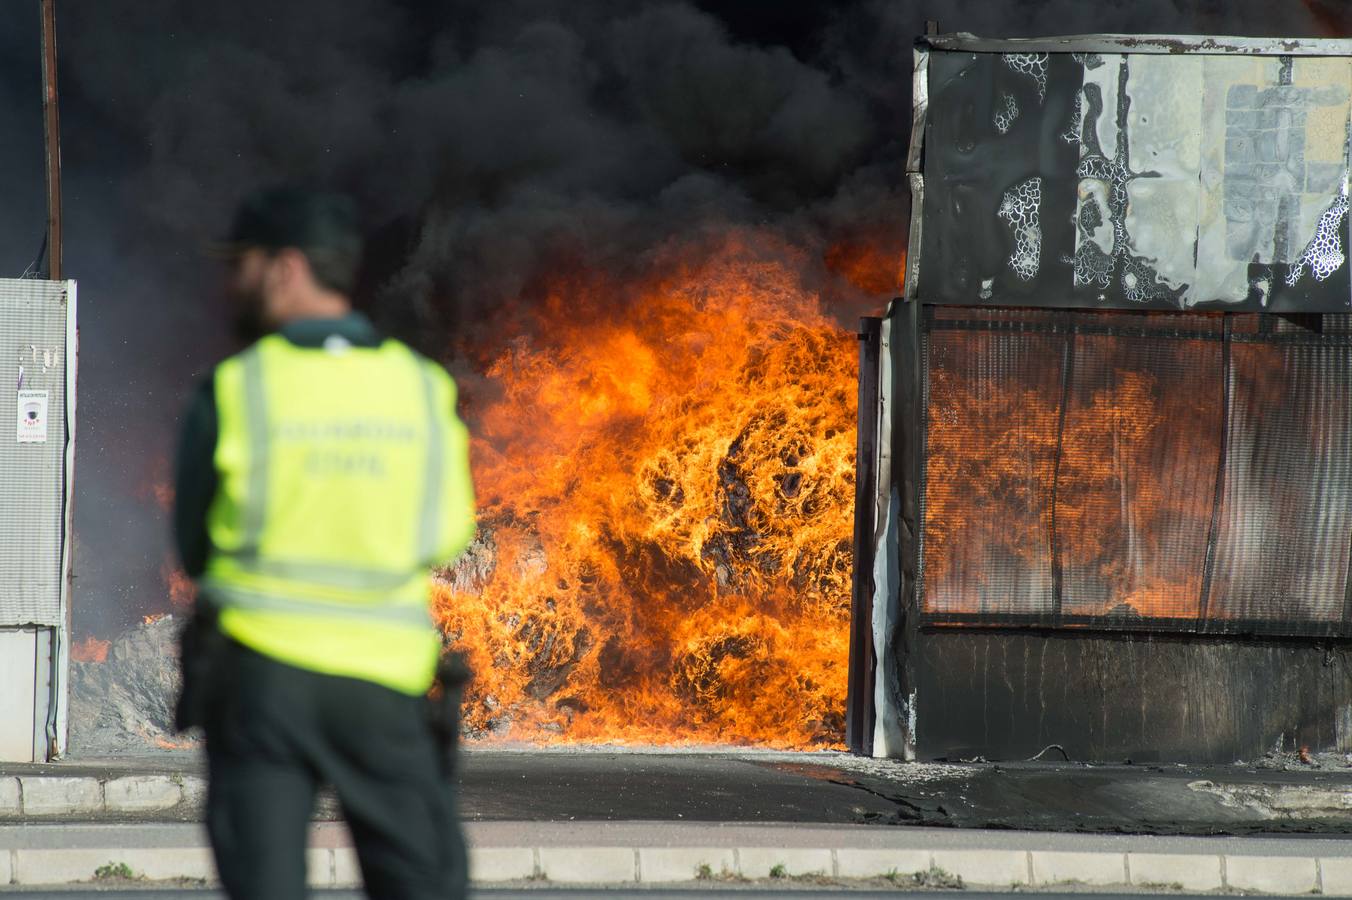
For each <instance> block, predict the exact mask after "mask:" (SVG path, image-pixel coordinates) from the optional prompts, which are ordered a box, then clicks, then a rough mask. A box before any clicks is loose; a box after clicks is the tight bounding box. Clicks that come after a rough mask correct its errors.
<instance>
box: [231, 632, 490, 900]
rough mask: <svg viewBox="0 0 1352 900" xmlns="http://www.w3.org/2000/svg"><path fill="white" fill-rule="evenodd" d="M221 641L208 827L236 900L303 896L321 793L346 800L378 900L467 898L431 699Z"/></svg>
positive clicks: (346, 811)
mask: <svg viewBox="0 0 1352 900" xmlns="http://www.w3.org/2000/svg"><path fill="white" fill-rule="evenodd" d="M223 644H224V646H222V647H220V648H219V649H218V652H219V653H220V658H219V659H218V660H217V661H216V663H215V664H214V665H213V666H212V669H213V670H214V671H213V672H212V677H211V679H210V681H211V686H210V688H209V689H208V691H209V693H210V695H211V696H210V700H209V701H208V703H207V704H206V705H207V711H206V715H205V718H206V722H205V725H206V737H207V762H208V766H209V768H210V787H209V794H208V798H207V828H208V830H209V831H210V833H211V841H212V845H213V847H214V848H215V852H216V866H217V869H218V870H219V872H220V877H221V881H222V883H223V884H224V886H225V889H226V892H227V893H228V894H229V895H230V897H232V898H234V900H246V898H247V900H293V898H300V897H304V896H305V893H306V877H305V858H306V853H305V851H306V844H307V837H308V834H309V826H310V818H311V815H312V813H313V810H314V804H315V797H316V793H317V791H318V789H319V787H320V786H321V785H322V784H330V785H332V786H333V787H334V789H335V791H336V792H337V794H338V799H339V802H340V803H341V805H342V810H343V814H344V816H345V817H346V818H347V822H348V825H349V827H350V828H351V830H352V838H353V842H354V844H355V846H356V851H357V857H358V860H359V861H360V863H361V871H362V878H363V880H364V881H365V883H366V890H367V893H368V894H369V895H370V896H371V897H373V898H380V900H384V898H391V900H393V898H401V900H402V898H408V900H423V898H427V900H431V898H437V900H445V898H462V897H464V896H465V895H466V878H467V868H468V866H467V859H466V851H465V842H464V837H463V835H462V833H461V831H460V826H459V821H458V818H457V815H456V808H455V792H454V788H453V785H452V783H451V780H450V773H449V772H448V771H446V769H447V763H446V754H444V753H443V752H442V750H441V747H440V746H439V745H438V743H437V741H436V740H435V738H434V736H433V731H432V726H431V724H430V720H429V713H428V708H429V702H428V700H427V699H426V698H424V697H410V696H407V695H405V694H401V693H399V692H397V691H393V690H390V689H389V688H386V687H383V686H381V685H377V684H374V683H371V682H367V681H362V680H359V679H354V678H342V677H337V676H332V675H321V674H318V673H316V672H310V671H307V670H304V669H299V668H296V667H294V666H288V665H285V664H283V663H280V662H277V661H275V660H273V659H271V658H268V657H265V656H263V655H261V654H259V653H255V652H254V651H252V650H249V649H247V648H245V647H243V646H241V645H239V644H237V643H235V642H233V641H225V642H223Z"/></svg>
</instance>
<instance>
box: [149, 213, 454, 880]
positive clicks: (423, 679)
mask: <svg viewBox="0 0 1352 900" xmlns="http://www.w3.org/2000/svg"><path fill="white" fill-rule="evenodd" d="M221 249H222V251H223V252H224V253H226V254H227V255H228V257H229V259H230V265H231V285H230V286H231V293H232V294H233V295H234V296H235V297H236V298H237V301H238V302H239V304H240V311H241V313H242V317H243V320H244V321H245V323H246V324H248V325H249V326H251V327H252V328H253V329H254V331H255V333H258V334H262V335H263V336H262V337H261V338H259V339H258V340H257V341H255V342H254V343H253V344H251V345H250V346H249V347H248V348H247V349H246V350H244V351H243V352H242V353H239V354H238V355H236V356H232V357H230V358H229V359H227V360H226V361H225V362H223V363H221V364H220V365H219V366H217V367H216V369H215V371H214V372H213V373H212V376H211V378H210V379H209V380H208V381H207V383H206V384H204V385H203V386H202V388H201V390H199V391H198V393H197V395H196V397H195V399H194V400H193V401H192V404H191V406H190V407H189V410H188V414H187V419H186V422H185V427H184V435H183V440H182V445H181V448H180V452H179V459H178V471H177V497H176V508H175V514H174V515H175V531H176V536H177V540H178V545H179V550H180V553H181V556H182V560H183V565H184V568H185V569H186V571H187V572H188V574H190V575H192V576H193V577H195V578H197V579H198V581H199V586H200V596H199V599H198V601H197V604H198V609H197V611H196V614H195V616H194V619H193V622H192V623H191V624H190V625H189V626H188V628H187V629H186V630H185V634H184V640H183V664H184V694H183V697H182V698H181V699H180V704H179V711H178V712H179V721H180V727H190V726H194V725H201V726H202V727H203V728H204V729H205V733H206V746H207V760H208V767H209V794H208V800H207V826H208V830H209V832H210V835H211V841H212V846H213V848H214V850H215V854H216V862H217V867H218V869H219V871H220V876H221V880H222V882H223V883H224V886H225V889H226V891H227V892H228V893H229V895H230V896H231V897H233V898H236V900H239V898H249V900H266V898H293V897H294V898H299V897H302V896H304V893H305V884H306V864H305V849H306V840H307V834H308V831H309V824H310V816H311V814H312V811H313V807H314V802H315V796H316V792H317V790H318V789H319V788H320V786H321V785H323V784H329V785H332V786H333V787H334V789H335V791H336V793H337V795H338V799H339V801H340V803H341V805H342V809H343V812H344V815H345V816H346V818H347V820H348V823H349V825H350V826H351V831H352V836H353V840H354V843H355V846H356V850H357V855H358V859H359V861H360V864H361V870H362V876H363V879H364V881H365V884H366V888H367V891H368V892H369V894H370V895H371V896H372V897H391V898H394V897H399V898H433V897H436V898H445V897H461V896H463V895H464V891H465V878H466V861H465V847H464V841H463V837H462V835H461V832H460V826H459V823H458V819H457V817H456V813H455V806H454V795H453V791H452V786H451V783H450V778H449V776H450V772H449V763H448V759H449V752H448V748H447V744H448V743H450V742H452V741H453V738H454V733H453V732H454V725H453V724H451V725H447V723H446V718H447V717H446V716H445V714H444V704H440V705H439V704H438V703H437V702H434V701H433V700H430V699H429V690H430V689H431V688H432V687H433V684H434V681H435V680H436V679H437V675H438V673H439V672H440V671H444V669H442V668H439V664H438V661H439V658H440V651H441V639H440V635H439V633H438V632H437V631H436V629H435V628H434V627H433V624H432V621H431V617H430V614H429V608H428V602H429V590H428V588H429V584H428V570H429V567H430V566H432V565H436V564H442V563H448V562H450V561H451V560H453V559H454V558H455V557H456V556H457V555H458V554H459V553H460V552H461V551H462V550H463V549H464V548H465V546H466V545H467V544H468V543H469V541H470V539H471V537H472V536H473V534H474V499H473V493H472V488H471V484H470V476H469V462H468V435H467V432H466V429H465V426H464V425H463V424H462V423H461V421H460V419H459V418H458V417H457V416H456V413H455V404H456V394H455V384H454V382H453V381H452V380H451V378H450V376H449V375H448V374H447V373H446V372H445V370H443V369H442V368H441V367H440V366H438V365H436V364H435V363H433V362H431V361H429V360H428V359H425V358H424V357H422V356H419V355H418V354H416V353H414V352H413V351H412V350H410V349H409V348H408V347H407V346H405V345H404V344H402V343H400V342H398V341H396V340H392V339H389V338H383V337H381V336H380V335H379V334H377V333H376V331H375V329H374V328H373V327H372V326H371V324H370V322H368V321H367V320H366V319H365V318H364V317H362V316H361V315H359V314H357V313H355V312H353V310H352V307H351V304H350V302H349V299H348V298H349V295H350V293H351V291H352V289H353V285H354V282H355V278H356V274H357V269H358V265H359V262H360V256H361V249H362V242H361V237H360V229H359V227H358V224H357V217H356V213H355V211H354V206H353V204H352V203H351V202H350V201H349V200H347V199H346V198H343V197H339V196H334V195H328V194H323V193H318V192H311V191H306V190H301V189H295V188H279V189H273V190H269V191H264V192H261V193H259V194H257V195H255V196H253V197H252V198H251V199H249V200H248V201H247V202H246V203H245V204H244V205H243V206H242V207H241V209H240V211H239V213H238V215H237V217H236V219H235V223H234V226H233V229H232V231H231V234H230V237H229V240H228V241H227V242H226V243H225V244H224V245H223V247H222V248H221ZM443 680H448V679H443ZM457 688H458V685H457V684H444V685H443V686H442V689H441V691H442V693H443V694H445V695H449V696H454V697H457V698H458V690H457ZM433 693H436V692H433ZM439 708H440V709H441V710H442V712H443V715H442V718H441V728H440V729H439V728H438V724H437V721H436V720H435V719H436V717H435V715H434V714H435V712H436V711H437V710H438V709H439ZM451 718H452V719H453V717H451ZM439 732H440V733H439ZM446 732H450V733H449V734H447V733H446Z"/></svg>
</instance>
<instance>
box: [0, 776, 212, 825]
mask: <svg viewBox="0 0 1352 900" xmlns="http://www.w3.org/2000/svg"><path fill="white" fill-rule="evenodd" d="M206 789H207V784H206V779H205V778H203V777H202V776H200V775H178V774H174V775H121V776H110V777H108V778H93V777H90V776H61V775H46V774H44V775H7V776H4V777H0V822H5V821H13V820H18V819H30V818H38V819H41V818H52V817H56V816H66V817H69V816H92V817H98V816H101V815H113V816H118V815H126V814H145V813H161V814H167V815H169V816H174V815H175V814H183V815H189V814H192V813H195V812H197V811H199V810H200V809H201V807H202V803H203V801H204V800H205V798H206Z"/></svg>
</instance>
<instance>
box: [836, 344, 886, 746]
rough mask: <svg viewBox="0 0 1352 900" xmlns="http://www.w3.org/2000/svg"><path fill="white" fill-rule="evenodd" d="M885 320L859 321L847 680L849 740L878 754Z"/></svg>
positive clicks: (846, 707)
mask: <svg viewBox="0 0 1352 900" xmlns="http://www.w3.org/2000/svg"><path fill="white" fill-rule="evenodd" d="M882 326H883V320H882V319H875V318H864V319H860V320H859V412H858V416H859V430H858V432H857V437H856V449H855V480H854V580H853V584H852V590H851V601H850V662H849V674H848V676H847V678H846V684H847V685H848V687H847V689H846V691H847V692H846V696H845V744H846V746H848V747H849V748H850V751H851V752H853V753H858V754H861V755H864V756H872V755H873V723H874V716H875V712H874V708H873V685H874V677H875V673H874V669H875V667H876V665H877V660H875V659H874V653H873V590H874V585H873V532H874V525H875V524H876V522H877V509H876V505H877V496H876V495H877V484H878V482H877V477H878V470H877V447H878V361H879V360H878V357H879V354H880V353H881V350H882Z"/></svg>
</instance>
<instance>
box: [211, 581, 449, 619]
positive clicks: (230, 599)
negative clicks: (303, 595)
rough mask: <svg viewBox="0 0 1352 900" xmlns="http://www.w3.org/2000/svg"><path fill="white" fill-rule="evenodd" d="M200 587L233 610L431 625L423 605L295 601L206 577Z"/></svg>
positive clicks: (213, 598) (216, 600)
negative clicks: (373, 604)
mask: <svg viewBox="0 0 1352 900" xmlns="http://www.w3.org/2000/svg"><path fill="white" fill-rule="evenodd" d="M203 587H204V588H205V589H206V590H207V591H208V592H209V593H210V595H211V598H212V600H214V601H215V602H216V603H218V604H220V605H221V606H224V607H231V608H234V609H247V610H264V611H266V612H283V613H297V614H300V615H307V616H335V617H338V618H342V619H360V620H363V621H375V622H385V623H387V624H395V625H412V626H415V627H417V628H419V629H426V628H429V627H430V626H431V625H432V617H431V614H430V613H429V612H428V610H427V607H426V606H416V607H415V606H398V605H392V604H384V605H380V606H362V605H358V604H351V603H337V602H325V601H322V600H297V599H295V598H292V597H282V596H279V595H277V594H273V593H268V592H259V591H251V590H249V589H248V588H243V587H239V586H237V585H232V584H222V583H219V582H216V581H214V580H212V579H209V578H208V579H206V580H204V581H203Z"/></svg>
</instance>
